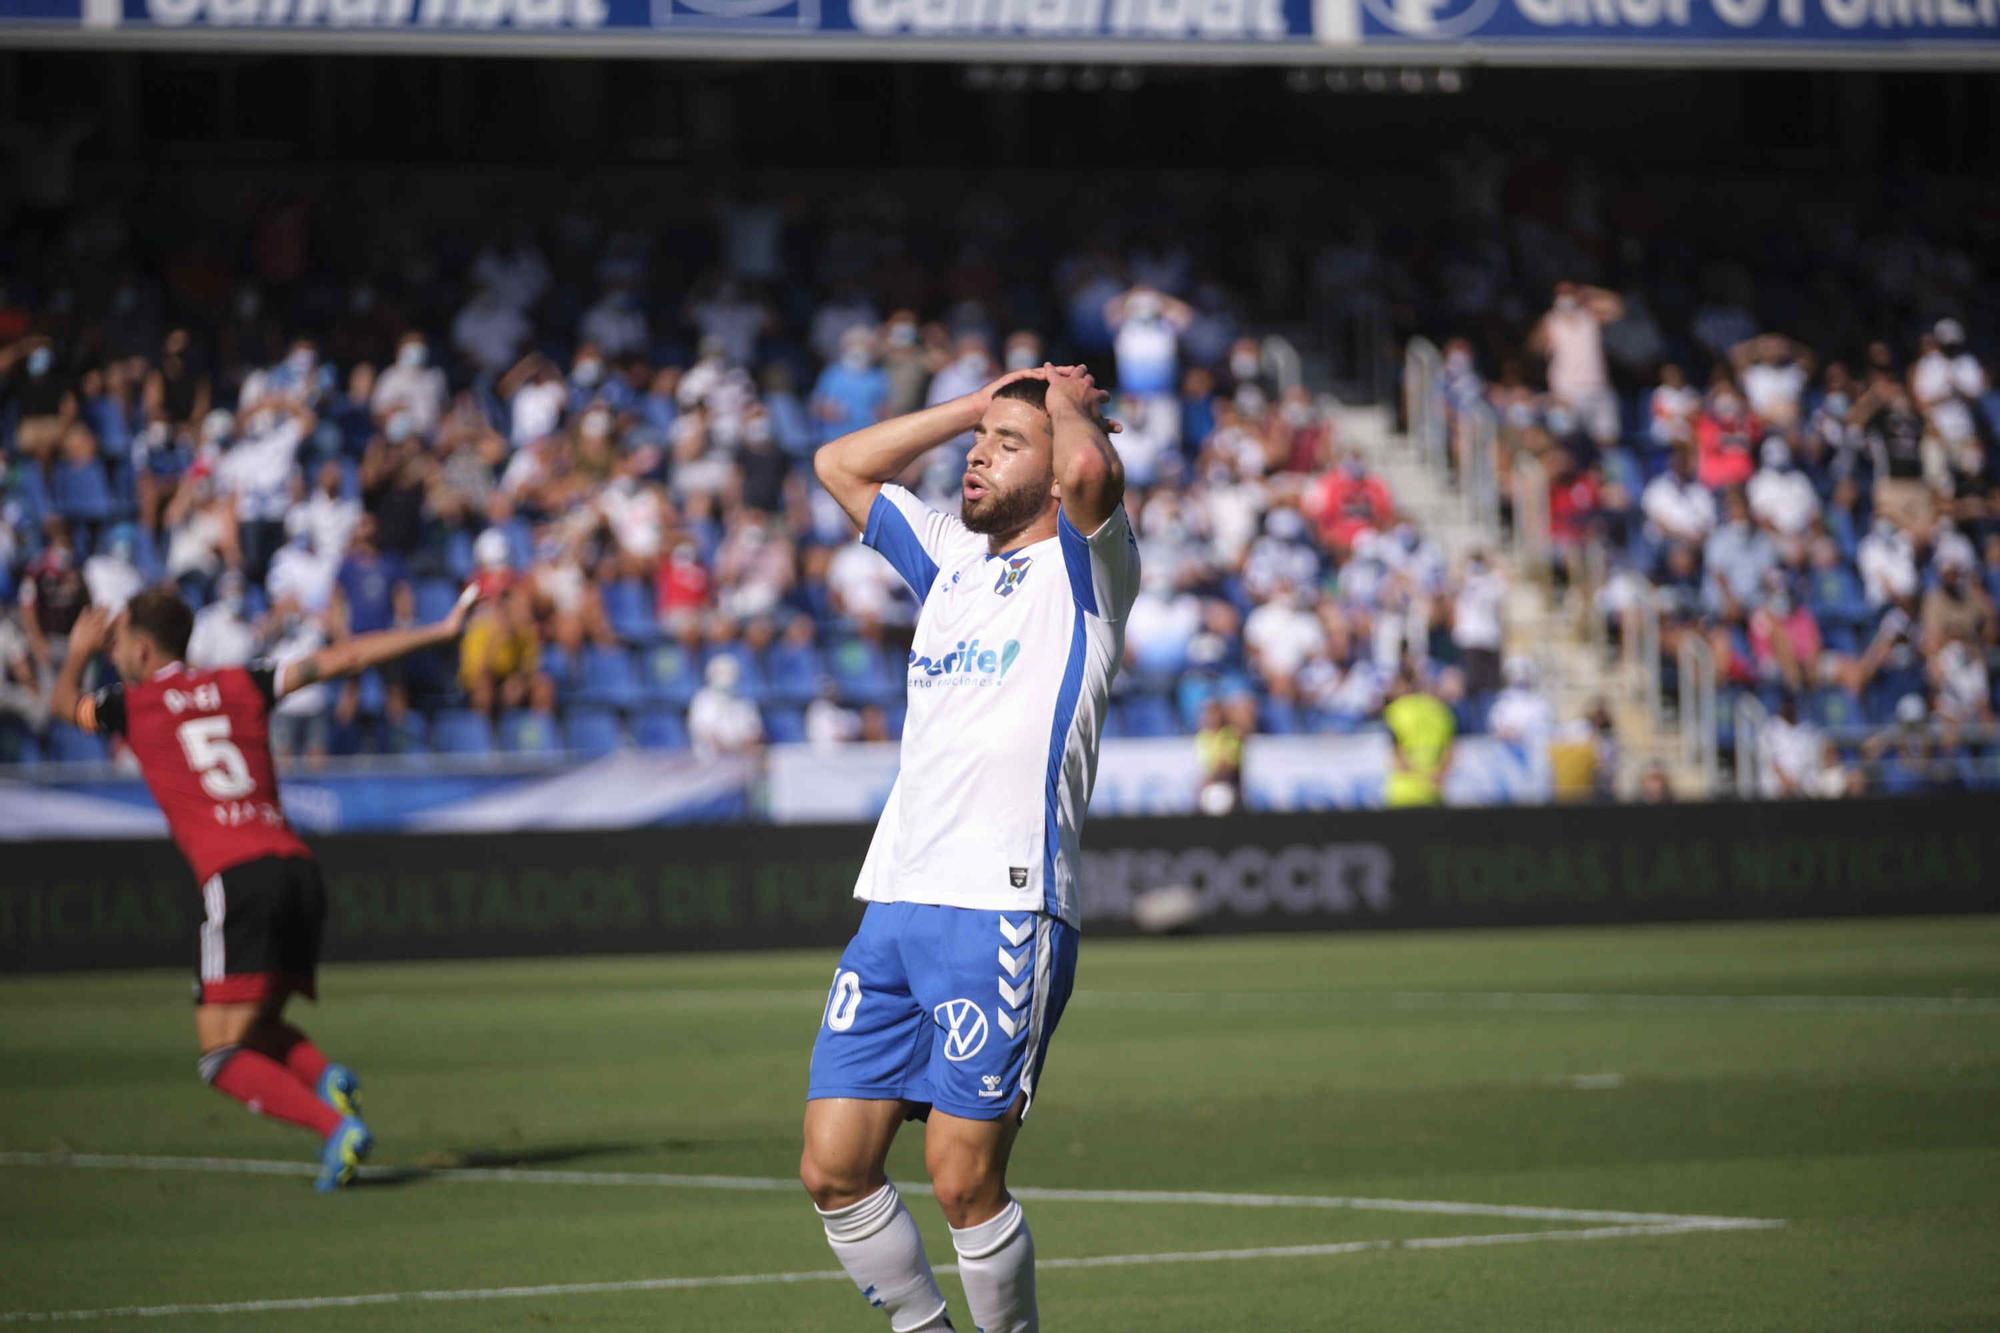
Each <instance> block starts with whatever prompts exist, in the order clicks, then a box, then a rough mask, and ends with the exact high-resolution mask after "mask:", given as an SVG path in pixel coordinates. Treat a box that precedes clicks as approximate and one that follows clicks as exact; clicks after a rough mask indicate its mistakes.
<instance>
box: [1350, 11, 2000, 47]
mask: <svg viewBox="0 0 2000 1333" xmlns="http://www.w3.org/2000/svg"><path fill="white" fill-rule="evenodd" d="M1360 3H1361V38H1362V40H1363V41H1364V42H1367V43H1371V44H1372V43H1379V42H1401V43H1432V42H1469V43H1475V44H1480V45H1492V46H1495V47H1501V46H1507V45H1514V44H1519V43H1534V44H1540V43H1548V42H1589V43H1594V44H1598V45H1605V46H1608V45H1615V44H1634V43H1641V42H1661V41H1667V42H1702V43H1715V44H1718V45H1727V46H1739V45H1742V44H1744V43H1768V44H1772V45H1779V46H1782V45H1785V44H1791V43H1797V44H1802V45H1803V44H1815V45H1828V46H1847V45H1856V44H1860V45H1881V44H1898V43H1907V42H1913V41H1921V42H1948V43H1975V44H1976V43H1987V44H1989V45H1990V44H1993V43H1995V42H2000V0H1360Z"/></svg>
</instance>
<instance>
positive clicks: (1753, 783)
mask: <svg viewBox="0 0 2000 1333" xmlns="http://www.w3.org/2000/svg"><path fill="white" fill-rule="evenodd" d="M1770 720H1771V714H1770V711H1769V710H1768V709H1766V708H1765V707H1764V705H1763V703H1762V701H1760V700H1759V699H1758V698H1757V696H1756V695H1754V694H1751V693H1750V692H1749V691H1747V690H1746V691H1744V692H1743V693H1741V694H1739V695H1737V696H1736V794H1737V795H1738V796H1740V797H1741V798H1743V799H1744V800H1746V801H1754V800H1756V799H1757V798H1758V797H1759V796H1762V795H1763V794H1764V792H1765V790H1766V782H1765V778H1766V776H1767V774H1766V772H1765V765H1767V764H1768V763H1769V762H1770V760H1771V756H1770V753H1769V752H1768V751H1767V750H1766V748H1765V746H1764V727H1765V725H1766V724H1767V723H1769V722H1770Z"/></svg>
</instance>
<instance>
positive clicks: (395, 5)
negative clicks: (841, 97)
mask: <svg viewBox="0 0 2000 1333" xmlns="http://www.w3.org/2000/svg"><path fill="white" fill-rule="evenodd" d="M0 20H15V21H21V22H27V23H59V24H60V23H67V24H73V25H77V26H79V27H81V28H84V29H86V30H94V31H98V32H103V31H107V30H123V31H126V32H134V31H153V32H165V31H178V32H185V33H189V34H191V35H195V34H199V33H201V32H202V31H204V30H217V29H228V30H241V31H250V32H255V31H264V32H272V33H279V32H313V33H324V34H366V33H403V34H409V35H413V36H416V35H421V36H440V37H442V36H452V35H477V34H512V35H516V36H517V37H520V38H527V37H531V36H532V37H541V38H548V39H561V38H564V37H577V36H589V35H603V36H616V35H625V36H633V35H640V34H645V35H651V36H657V37H661V38H671V37H673V36H674V35H675V34H731V35H745V36H749V35H762V36H816V37H821V38H850V39H852V38H882V39H908V38H918V39H921V38H946V39H993V38H1002V39H1006V38H1012V39H1017V40H1022V39H1024V40H1036V41H1057V40H1074V39H1083V40H1097V41H1110V42H1120V43H1128V42H1172V43H1178V42H1244V43H1258V42H1265V43H1281V42H1310V41H1312V40H1314V38H1315V32H1316V29H1315V25H1314V0H0Z"/></svg>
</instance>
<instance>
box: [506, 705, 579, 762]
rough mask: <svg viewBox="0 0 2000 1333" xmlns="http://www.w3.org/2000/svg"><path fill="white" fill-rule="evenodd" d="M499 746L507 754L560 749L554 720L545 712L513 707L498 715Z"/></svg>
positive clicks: (539, 752)
mask: <svg viewBox="0 0 2000 1333" xmlns="http://www.w3.org/2000/svg"><path fill="white" fill-rule="evenodd" d="M499 732H500V748H501V749H502V750H505V751H506V752H508V753H509V754H552V753H554V752H555V751H557V750H560V749H562V748H563V747H562V738H561V737H559V736H557V735H556V724H555V720H554V719H553V718H551V717H550V716H549V715H548V714H547V713H537V712H535V711H534V710H532V709H528V708H514V709H509V710H508V711H507V712H505V713H502V714H501V715H500V726H499Z"/></svg>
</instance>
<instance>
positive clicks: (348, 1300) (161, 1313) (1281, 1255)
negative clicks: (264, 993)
mask: <svg viewBox="0 0 2000 1333" xmlns="http://www.w3.org/2000/svg"><path fill="white" fill-rule="evenodd" d="M1724 1221H1725V1222H1726V1225H1706V1224H1698V1223H1693V1222H1686V1223H1664V1224H1653V1225H1643V1226H1610V1227H1594V1228H1591V1229H1589V1230H1580V1231H1517V1232H1509V1233H1505V1234H1498V1235H1476V1236H1421V1237H1414V1238H1410V1239H1404V1240H1353V1241H1337V1242H1333V1243H1330V1244H1325V1245H1270V1246H1260V1247H1258V1248H1255V1249H1245V1250H1182V1251H1178V1252H1173V1253H1166V1254H1097V1255H1085V1256H1080V1257H1077V1258H1050V1259H1042V1260H1040V1261H1038V1263H1037V1265H1036V1266H1037V1267H1038V1268H1040V1269H1041V1270H1042V1271H1044V1272H1047V1271H1055V1270H1060V1271H1071V1270H1076V1269H1090V1268H1131V1267H1139V1266H1145V1265H1154V1264H1204V1263H1236V1262H1243V1261H1246V1260H1255V1259H1291V1260H1297V1259H1326V1258H1334V1257H1338V1256H1341V1255H1349V1254H1367V1253H1373V1252H1380V1251H1385V1250H1451V1249H1466V1248H1472V1247H1478V1246H1488V1245H1533V1244H1539V1243H1541V1242H1543V1241H1594V1240H1617V1239H1621V1238H1624V1237H1629V1236H1676V1235H1687V1234H1691V1233H1695V1232H1703V1231H1745V1230H1760V1229H1765V1228H1769V1227H1775V1226H1782V1225H1783V1223H1781V1222H1771V1221H1762V1220H1756V1219H1749V1218H1736V1219H1724ZM936 1271H937V1272H939V1273H956V1272H957V1271H958V1266H957V1265H956V1264H945V1265H942V1266H940V1267H939V1268H938V1269H937V1270H936ZM847 1280H849V1279H848V1277H847V1274H845V1273H843V1272H840V1271H839V1270H837V1269H822V1270H817V1271H811V1272H796V1273H732V1274H722V1275H718V1276H714V1277H661V1278H639V1279H635V1280H632V1281H626V1282H559V1283H550V1284H548V1285H545V1286H538V1287H483V1288H471V1289H461V1290H456V1291H454V1290H433V1291H378V1292H368V1293H365V1294H362V1295H355V1296H298V1297H291V1298H287V1299H279V1300H258V1301H219V1302H215V1303H212V1304H175V1305H125V1306H116V1307H112V1308H107V1309H101V1310H15V1311H6V1312H0V1323H4V1324H14V1323H27V1324H34V1323H57V1322H81V1321H85V1320H101V1319H158V1318H164V1317H167V1316H171V1315H224V1314H275V1313H282V1312H289V1311H299V1310H328V1309H352V1308H355V1307H358V1306H370V1305H403V1304H414V1303H419V1302H444V1301H498V1300H524V1299H531V1298H535V1297H549V1296H595V1295H606V1294H616V1293H622V1292H640V1291H689V1290H697V1289H701V1288H710V1287H755V1286H779V1285H788V1284H792V1283H800V1282H842V1281H847Z"/></svg>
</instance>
